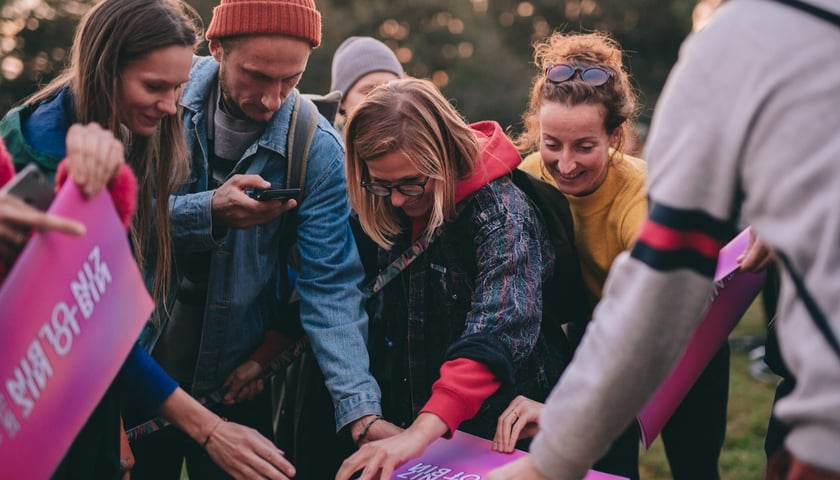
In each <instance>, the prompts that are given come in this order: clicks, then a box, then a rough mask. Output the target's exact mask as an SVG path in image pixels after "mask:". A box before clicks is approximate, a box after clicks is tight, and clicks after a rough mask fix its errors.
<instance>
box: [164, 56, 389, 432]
mask: <svg viewBox="0 0 840 480" xmlns="http://www.w3.org/2000/svg"><path fill="white" fill-rule="evenodd" d="M218 71H219V64H218V63H217V62H216V61H215V60H213V59H212V57H205V58H197V59H196V61H194V64H193V68H192V71H191V72H190V81H189V83H188V84H187V86H186V89H185V90H184V93H183V95H182V97H181V102H180V103H181V106H182V107H183V108H184V117H183V119H184V129H185V135H186V138H187V146H188V149H189V151H190V152H192V166H191V172H190V178H189V180H188V182H187V184H186V185H184V186H183V187H182V188H181V189H180V190H179V191H178V192H176V194H175V195H173V196H172V198H170V211H171V214H172V219H173V227H172V231H173V241H174V242H175V248H176V258H177V257H178V256H179V255H183V254H189V253H196V252H210V257H211V259H210V277H209V286H208V294H207V304H206V310H205V311H206V314H205V318H204V326H203V331H202V338H201V345H200V349H199V354H198V359H197V363H196V370H195V376H194V379H193V386H192V388H193V393H194V394H196V395H202V394H206V393H208V392H210V391H212V390H214V389H217V388H218V387H220V386H221V384H222V382H223V381H224V380H225V378H226V377H227V376H228V375H229V374H230V372H231V371H232V370H233V369H235V368H236V367H237V366H238V365H240V364H241V363H242V362H243V361H245V360H246V359H247V358H248V356H249V355H250V354H251V353H252V352H253V351H254V349H255V348H256V347H257V346H258V345H259V344H260V343H261V342H262V340H263V336H264V334H265V332H266V329H267V328H268V326H269V324H271V323H273V322H277V321H280V322H282V321H283V319H282V318H277V316H278V315H280V314H279V313H278V312H279V310H280V308H279V307H280V305H279V302H280V300H279V299H278V295H277V292H276V287H275V283H276V279H277V277H278V275H280V273H281V272H285V263H284V262H285V259H281V258H280V250H281V248H280V242H279V241H278V240H279V227H280V224H281V219H282V216H281V217H280V218H277V219H275V220H273V221H271V222H269V223H267V224H264V225H259V226H257V227H252V228H248V229H237V228H230V229H218V228H216V229H215V230H214V228H213V223H212V215H211V197H212V195H213V191H212V190H208V152H209V145H208V139H207V107H208V99H209V96H210V94H211V92H212V90H213V88H215V87H216V84H217V82H218ZM295 95H299V93H298V92H297V91H294V92H293V93H292V95H290V96H289V97H288V98H287V99H286V101H284V102H283V104H282V106H281V107H280V110H278V111H277V112H276V113H275V114H274V116H273V117H272V118H271V120H270V121H269V124H268V126H267V127H266V129H265V132H264V133H263V135H262V136H261V137H260V138H259V139H257V140H256V141H255V142H254V144H253V145H251V146H249V147H248V149H247V150H245V153H244V154H243V156H242V159H241V160H240V161H239V162H238V163H237V164H236V166H235V167H234V169H233V171H232V172H231V173H230V175H231V176H232V175H235V174H257V175H260V176H262V177H263V178H264V179H266V180H268V181H269V182H271V183H273V184H284V182H285V177H286V136H287V133H288V130H289V122H290V119H291V111H292V105H293V104H294V100H295ZM304 188H305V190H304V198H303V200H302V201H301V202H300V204H299V206H298V207H297V208H298V221H299V226H298V229H297V247H298V250H299V254H300V272H299V275H298V277H297V282H296V288H297V291H298V293H299V295H300V320H301V323H302V325H303V328H304V330H305V331H306V333H308V334H309V336H310V339H311V342H312V348H313V351H314V353H315V356H316V358H317V359H318V364H319V366H320V367H321V369H322V371H323V373H324V376H325V378H326V385H327V388H328V390H329V391H330V394H331V395H332V399H333V404H334V405H335V408H336V427H337V429H339V428H342V427H344V426H345V425H347V424H348V423H350V422H351V421H353V420H355V419H357V418H359V417H361V416H363V415H366V414H371V413H379V412H380V390H379V386H378V385H377V383H376V381H375V380H374V378H373V376H372V375H371V374H370V372H369V370H368V355H367V348H366V340H367V328H368V317H367V314H366V312H365V310H364V298H363V294H362V292H361V290H360V288H359V286H360V283H361V282H362V280H363V276H364V272H363V269H362V265H361V262H360V260H359V256H358V252H357V250H356V244H355V241H354V239H353V236H352V234H351V231H350V227H349V224H348V221H347V219H348V216H349V213H350V206H349V201H348V197H347V183H346V179H345V175H344V149H343V146H342V144H341V141H340V139H339V138H338V135H337V134H336V132H335V131H334V130H333V129H332V127H331V126H330V125H329V123H328V122H327V121H326V120H325V119H324V118H322V117H319V123H318V128H317V131H316V133H315V137H314V139H313V141H312V145H311V149H310V152H309V159H308V165H307V172H306V181H305V187H304ZM220 230H221V232H220Z"/></svg>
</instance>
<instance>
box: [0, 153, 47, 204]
mask: <svg viewBox="0 0 840 480" xmlns="http://www.w3.org/2000/svg"><path fill="white" fill-rule="evenodd" d="M0 192H2V193H5V194H7V195H13V196H15V197H18V198H20V199H21V200H23V201H24V202H26V203H28V204H30V205H32V206H33V207H35V208H37V209H38V210H42V211H46V210H47V208H49V206H50V204H51V203H52V201H53V198H55V190H54V186H53V184H52V182H51V181H50V180H49V179H48V178H47V176H46V175H45V174H44V172H42V171H41V170H40V169H39V168H38V166H37V165H35V164H34V163H30V164H29V165H27V166H26V167H24V169H23V170H21V171H20V172H18V174H17V175H15V176H14V177H12V179H11V180H10V181H9V183H7V184H6V185H4V186H3V188H2V189H0Z"/></svg>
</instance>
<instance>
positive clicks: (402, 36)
mask: <svg viewBox="0 0 840 480" xmlns="http://www.w3.org/2000/svg"><path fill="white" fill-rule="evenodd" d="M316 2H317V5H318V8H319V10H321V12H322V15H323V19H324V29H323V44H322V46H321V48H319V49H317V50H315V52H314V53H313V55H312V57H311V59H310V62H309V66H308V68H307V71H306V74H305V75H304V77H303V80H302V82H301V85H300V89H301V90H302V91H305V92H312V93H326V91H327V90H328V89H329V84H330V62H331V59H332V54H333V52H334V51H335V49H336V48H337V47H338V45H339V44H340V43H341V42H342V41H343V40H344V39H345V38H346V37H348V36H350V35H370V36H373V37H376V38H379V39H380V40H382V41H384V42H386V43H387V44H388V45H389V46H391V47H392V48H393V49H394V50H395V51H396V52H397V54H398V57H399V58H400V60H401V61H402V62H403V65H404V66H405V68H406V71H407V72H408V73H409V74H410V75H413V76H418V77H426V78H431V79H432V80H433V81H435V83H436V84H438V85H439V86H440V87H441V88H442V90H443V91H444V93H445V94H446V95H447V97H449V98H450V99H452V100H453V102H454V103H455V104H456V105H457V106H458V108H459V110H460V111H461V112H462V113H463V114H464V116H465V117H466V118H467V119H469V120H470V121H476V120H482V119H493V120H497V121H499V122H500V123H501V124H502V125H503V126H505V127H513V128H514V129H516V128H517V127H518V126H519V118H520V115H521V113H522V111H523V110H524V108H525V105H526V102H527V95H528V91H529V88H530V85H531V81H532V78H533V76H534V75H535V74H536V73H537V72H536V69H535V67H534V65H533V63H532V45H533V43H534V42H535V41H537V40H539V39H541V38H544V37H545V36H546V35H548V34H550V33H551V32H552V31H554V30H561V31H565V32H573V31H593V30H600V31H604V32H607V33H609V34H610V35H612V36H613V37H614V38H615V39H616V40H618V41H619V43H620V44H621V45H622V46H623V47H624V49H625V50H626V52H627V58H626V62H627V65H628V68H629V70H630V72H631V74H632V75H633V77H634V79H635V81H636V84H637V86H638V88H639V91H640V93H641V99H642V101H643V104H644V109H643V114H642V118H641V120H642V122H645V121H646V120H647V118H648V117H649V114H650V112H651V110H652V108H653V106H654V103H655V101H656V98H657V97H658V94H659V90H660V89H661V88H662V84H663V82H664V80H665V78H666V76H667V74H668V71H669V70H670V68H671V66H672V65H673V63H674V61H675V60H676V55H677V51H678V48H679V45H680V43H681V42H682V40H683V39H684V38H685V36H686V34H687V33H688V32H689V31H690V28H691V11H692V9H693V8H694V5H695V3H696V0H565V1H563V0H529V1H519V0H458V1H451V0H367V1H364V2H361V1H356V0H316ZM93 3H94V0H70V1H67V0H5V2H4V4H3V9H2V19H1V20H0V21H2V25H3V28H2V31H0V32H1V33H2V34H3V37H2V38H0V57H2V58H0V62H2V63H0V67H2V77H0V87H2V88H0V112H5V111H6V110H7V109H8V108H9V107H10V106H11V105H12V104H14V103H15V102H17V101H19V100H20V99H22V98H23V97H25V96H26V95H28V94H29V93H31V92H32V91H34V90H35V89H36V88H37V87H38V85H39V84H40V83H43V82H46V81H48V80H49V79H50V78H52V77H53V76H54V75H55V74H56V72H57V71H58V70H60V68H61V67H62V66H63V64H64V62H65V61H66V60H67V52H68V51H69V46H70V44H71V42H72V35H73V30H74V28H75V26H76V25H77V23H78V19H79V17H80V15H81V14H82V13H83V12H84V11H85V10H86V9H87V8H89V6H90V5H91V4H93ZM188 3H190V4H191V5H192V6H194V7H195V8H196V9H197V10H198V12H199V13H200V14H201V15H202V18H203V19H204V21H205V25H207V24H209V21H210V15H211V12H212V8H213V6H214V5H215V4H216V3H217V2H216V0H189V1H188ZM203 51H205V52H206V49H203Z"/></svg>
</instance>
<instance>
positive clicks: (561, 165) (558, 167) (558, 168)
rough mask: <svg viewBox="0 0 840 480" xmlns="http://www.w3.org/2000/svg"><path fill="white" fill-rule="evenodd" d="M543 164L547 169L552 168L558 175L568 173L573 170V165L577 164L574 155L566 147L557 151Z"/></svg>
mask: <svg viewBox="0 0 840 480" xmlns="http://www.w3.org/2000/svg"><path fill="white" fill-rule="evenodd" d="M545 164H546V165H545V166H546V167H548V169H549V170H554V171H555V172H558V173H559V174H560V175H569V174H570V173H572V172H573V171H574V170H575V167H576V166H577V165H576V162H575V159H574V156H573V155H572V154H571V153H570V152H569V150H568V149H567V150H564V151H563V152H560V153H558V154H557V155H555V156H554V157H553V158H551V159H549V160H548V161H546V162H545Z"/></svg>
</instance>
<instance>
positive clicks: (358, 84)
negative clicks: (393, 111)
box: [330, 37, 405, 130]
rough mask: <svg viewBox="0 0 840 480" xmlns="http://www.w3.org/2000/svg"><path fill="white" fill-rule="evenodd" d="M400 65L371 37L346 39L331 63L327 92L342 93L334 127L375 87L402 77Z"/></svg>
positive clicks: (389, 51)
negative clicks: (330, 75)
mask: <svg viewBox="0 0 840 480" xmlns="http://www.w3.org/2000/svg"><path fill="white" fill-rule="evenodd" d="M404 76H405V72H404V71H403V67H402V64H401V63H400V61H399V59H398V58H397V56H396V54H395V53H394V51H393V50H391V49H390V48H389V47H388V45H385V44H384V43H382V42H381V41H379V40H377V39H375V38H373V37H349V38H347V39H346V40H344V42H342V43H341V45H339V47H338V49H337V50H336V51H335V54H334V55H333V60H332V80H331V81H330V91H331V92H332V91H336V90H337V91H339V92H341V104H340V105H339V109H338V111H339V115H338V116H337V117H336V122H335V123H336V127H337V128H338V129H339V130H341V126H342V125H343V124H344V119H345V118H346V116H347V114H348V113H349V112H351V111H352V110H353V109H354V108H356V105H358V104H359V103H361V101H362V99H364V98H365V96H366V95H367V94H368V93H369V92H370V91H371V90H373V89H374V87H376V86H378V85H381V84H383V83H387V82H389V81H391V80H394V79H397V78H403V77H404Z"/></svg>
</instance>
